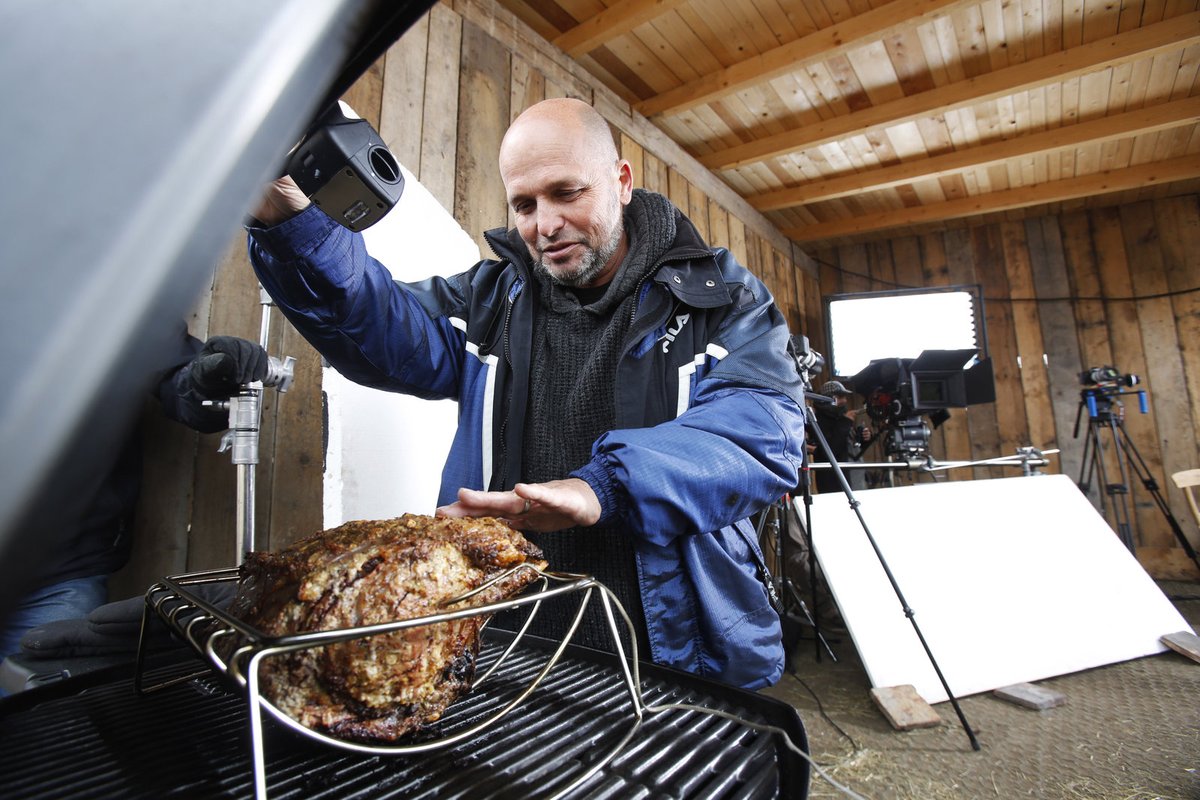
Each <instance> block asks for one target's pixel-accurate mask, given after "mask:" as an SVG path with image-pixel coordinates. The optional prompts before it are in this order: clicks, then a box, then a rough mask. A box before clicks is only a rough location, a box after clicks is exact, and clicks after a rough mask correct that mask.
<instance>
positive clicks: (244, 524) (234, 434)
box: [212, 286, 296, 564]
mask: <svg viewBox="0 0 1200 800" xmlns="http://www.w3.org/2000/svg"><path fill="white" fill-rule="evenodd" d="M258 291H259V302H260V303H261V304H262V309H263V311H262V323H261V325H260V327H259V344H260V345H262V348H263V350H266V349H267V339H268V337H269V335H270V331H271V298H270V296H269V295H268V294H267V293H266V291H265V290H264V289H263V288H262V287H261V286H260V287H259V290H258ZM295 363H296V359H294V358H292V357H291V356H287V357H286V358H284V359H283V360H280V359H277V358H274V357H270V356H268V358H267V374H266V376H265V377H264V378H263V379H262V380H261V381H251V382H250V383H247V384H243V385H242V387H241V389H239V390H238V392H237V394H235V395H233V396H231V397H230V398H229V399H228V400H224V401H220V402H216V403H212V405H215V406H216V407H218V408H223V409H227V410H228V411H229V430H227V431H226V432H225V435H224V436H222V437H221V446H220V447H219V448H218V450H217V452H219V453H224V452H225V451H226V450H229V451H230V457H231V459H232V461H233V463H234V464H235V465H236V466H237V473H238V475H237V479H238V485H237V532H236V549H235V551H234V552H235V553H236V554H237V559H238V563H239V564H240V563H241V562H242V560H243V559H244V558H245V555H246V553H249V552H251V551H252V550H254V549H255V541H254V514H255V508H254V506H255V500H254V482H255V472H256V466H257V464H258V441H259V428H260V425H261V423H262V394H263V388H264V387H267V386H274V387H276V388H277V389H278V390H279V392H280V393H281V394H282V393H284V392H286V391H287V390H288V389H290V388H291V385H292V377H293V369H294V365H295Z"/></svg>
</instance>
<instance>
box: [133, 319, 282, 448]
mask: <svg viewBox="0 0 1200 800" xmlns="http://www.w3.org/2000/svg"><path fill="white" fill-rule="evenodd" d="M266 374H267V351H266V350H264V349H263V348H262V347H261V346H260V345H258V344H256V343H254V342H251V341H248V340H246V339H241V338H238V337H236V336H213V337H211V338H209V339H208V341H206V342H204V343H203V344H201V342H200V340H199V339H197V338H195V337H194V336H192V335H190V334H189V333H188V332H187V330H186V329H183V330H181V331H180V332H179V335H178V341H177V342H176V347H175V350H174V351H173V353H172V357H171V358H170V359H169V360H168V364H167V366H166V367H165V368H163V369H162V370H160V371H159V376H158V378H157V380H156V382H155V384H154V387H153V392H154V395H155V396H156V397H157V398H158V399H159V402H160V403H161V404H162V409H163V413H164V414H166V416H167V417H168V418H170V419H173V420H175V421H176V422H182V423H183V424H184V425H187V426H188V427H189V428H192V429H194V430H197V431H200V432H201V433H216V432H218V431H222V430H225V428H227V427H229V412H228V411H226V410H223V409H221V408H218V407H217V406H215V405H208V406H206V405H204V403H205V401H208V400H224V399H226V398H228V397H229V396H230V395H232V394H234V393H236V392H237V390H238V389H239V388H240V387H241V386H242V385H243V384H247V383H250V382H251V381H257V380H262V379H263V378H264V377H265V376H266Z"/></svg>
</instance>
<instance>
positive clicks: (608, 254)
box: [537, 225, 621, 289]
mask: <svg viewBox="0 0 1200 800" xmlns="http://www.w3.org/2000/svg"><path fill="white" fill-rule="evenodd" d="M620 246H621V226H620V225H616V226H614V227H613V231H612V236H610V237H609V240H608V241H607V242H605V243H604V244H603V245H601V246H600V248H599V249H594V248H591V247H589V248H588V251H587V253H586V254H585V255H584V257H583V260H582V261H581V262H580V263H579V268H578V269H576V270H575V271H574V272H573V273H571V274H570V275H556V274H554V273H553V272H551V271H550V269H549V267H547V266H546V261H545V259H538V261H537V268H538V271H539V272H541V273H542V274H543V275H545V276H546V277H547V278H549V279H550V280H551V281H552V282H554V283H556V284H558V285H559V286H570V287H571V288H573V289H578V288H579V287H581V286H587V285H588V284H590V283H591V282H592V281H593V280H594V279H595V278H596V276H597V275H599V274H600V273H601V272H602V271H603V270H604V266H605V265H606V264H607V263H608V260H609V259H610V258H612V257H613V254H614V253H616V252H617V248H618V247H620Z"/></svg>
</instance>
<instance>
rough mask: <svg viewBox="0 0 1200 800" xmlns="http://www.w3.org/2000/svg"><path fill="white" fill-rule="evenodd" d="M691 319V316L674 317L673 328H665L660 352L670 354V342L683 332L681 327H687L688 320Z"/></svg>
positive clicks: (680, 315)
mask: <svg viewBox="0 0 1200 800" xmlns="http://www.w3.org/2000/svg"><path fill="white" fill-rule="evenodd" d="M691 318H692V315H691V314H679V315H678V316H676V317H675V327H674V328H667V332H666V333H665V334H663V337H662V351H663V352H664V353H669V352H671V342H673V341H675V337H676V336H678V335H679V332H680V331H682V330H683V326H684V325H687V323H688V320H689V319H691Z"/></svg>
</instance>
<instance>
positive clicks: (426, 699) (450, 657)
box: [230, 514, 545, 741]
mask: <svg viewBox="0 0 1200 800" xmlns="http://www.w3.org/2000/svg"><path fill="white" fill-rule="evenodd" d="M526 563H527V564H531V565H536V566H538V567H544V566H545V561H543V560H542V553H541V551H540V550H538V548H537V547H535V546H534V545H533V544H531V543H530V542H528V541H527V540H526V539H525V537H523V536H522V535H521V534H520V533H519V532H517V531H514V530H513V529H511V528H509V527H508V526H507V525H505V524H504V523H502V522H500V521H498V520H495V519H491V518H478V519H440V518H435V517H428V516H417V515H411V514H410V515H405V516H403V517H400V518H398V519H390V520H379V521H356V522H347V523H346V524H344V525H342V526H340V527H337V528H333V529H331V530H328V531H325V532H323V533H319V534H317V535H315V536H312V537H310V538H308V539H304V540H302V541H299V542H297V543H296V544H294V545H292V546H291V547H288V548H286V549H284V550H281V551H280V552H278V553H265V552H256V553H250V554H249V555H248V556H247V558H246V560H245V562H244V563H243V564H242V567H241V574H240V579H239V585H238V594H237V597H236V598H235V599H234V601H233V605H232V606H231V608H230V612H231V613H232V614H233V616H234V617H236V618H238V619H240V620H243V621H245V622H247V623H249V624H250V625H252V626H253V627H255V628H257V629H258V630H260V631H262V632H263V633H264V634H266V635H268V636H282V635H285V634H292V633H301V632H307V631H322V630H334V629H339V628H353V627H358V626H363V625H373V624H378V623H384V622H392V621H395V620H403V619H412V618H415V617H422V616H427V615H430V614H434V613H437V612H441V611H448V610H455V609H457V608H462V607H469V606H478V605H482V604H484V603H489V602H495V601H498V600H502V599H505V598H508V597H512V596H514V595H516V594H518V593H519V592H520V591H521V590H522V589H523V588H524V587H525V586H527V585H528V584H529V583H530V582H532V581H533V580H535V579H536V577H537V576H536V575H535V573H534V572H533V571H532V570H518V571H517V572H516V573H515V574H514V575H512V576H509V577H508V578H505V579H504V580H503V581H501V582H499V583H497V584H496V585H495V586H493V587H490V588H489V589H487V590H486V591H484V592H483V593H481V594H479V595H476V596H475V597H473V598H471V599H470V600H468V601H466V602H464V603H460V604H457V605H453V606H447V605H446V601H447V600H451V599H454V598H456V597H458V596H460V595H462V594H463V593H465V592H468V591H470V590H472V589H474V588H477V587H479V586H480V585H482V584H483V583H485V582H487V581H488V580H489V579H490V578H493V577H495V576H496V575H498V574H500V573H502V572H504V571H506V570H508V569H510V568H512V567H514V566H516V565H518V564H526ZM484 622H485V619H484V618H482V617H478V616H476V617H468V618H465V619H461V620H453V621H450V622H442V623H438V624H436V625H421V626H417V627H414V628H409V629H406V630H401V631H398V632H395V633H390V634H377V635H374V636H369V637H364V638H359V639H353V640H351V641H348V642H343V643H338V644H332V645H326V646H324V647H316V648H309V649H306V650H298V651H294V652H292V653H287V654H284V655H278V656H271V657H269V658H267V659H265V660H264V663H263V668H262V682H261V684H260V685H261V690H262V693H263V695H264V696H265V697H266V698H267V699H268V700H270V701H271V702H272V703H273V704H274V705H275V706H276V707H278V708H279V709H280V710H281V711H283V712H284V713H286V714H288V715H289V716H290V717H292V718H293V719H295V720H296V721H298V722H300V723H301V724H302V725H305V726H306V727H308V728H311V729H313V730H319V731H322V732H326V733H329V734H332V735H334V736H338V737H340V738H346V739H354V740H359V741H394V740H395V739H397V738H398V737H400V736H402V735H404V734H406V733H408V732H411V731H414V730H417V729H419V728H421V727H423V726H424V725H426V724H428V723H431V722H434V721H436V720H437V719H439V718H440V717H441V715H442V712H443V711H445V709H446V707H447V706H449V705H450V704H451V703H452V702H454V701H455V700H456V699H458V698H459V697H461V696H462V695H463V694H465V693H466V692H467V691H468V690H469V689H470V688H471V683H472V681H473V680H474V677H475V660H476V656H477V655H478V652H479V630H480V628H481V627H482V625H483V623H484Z"/></svg>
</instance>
